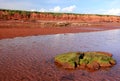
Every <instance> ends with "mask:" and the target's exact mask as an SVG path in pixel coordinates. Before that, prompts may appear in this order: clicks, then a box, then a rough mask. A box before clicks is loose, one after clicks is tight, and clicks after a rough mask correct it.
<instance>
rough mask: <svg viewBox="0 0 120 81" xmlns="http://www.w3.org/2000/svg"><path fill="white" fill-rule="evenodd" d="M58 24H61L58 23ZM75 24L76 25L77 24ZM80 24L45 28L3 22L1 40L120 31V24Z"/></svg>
mask: <svg viewBox="0 0 120 81" xmlns="http://www.w3.org/2000/svg"><path fill="white" fill-rule="evenodd" d="M43 22H45V21H43ZM48 22H50V21H48ZM46 23H47V22H46ZM57 23H59V22H58V21H57ZM63 23H64V22H63ZM73 23H75V24H76V22H73ZM79 24H81V23H79ZM79 24H78V22H77V25H74V26H57V27H52V25H48V26H46V27H44V26H41V25H40V24H39V23H36V22H16V21H15V22H10V21H7V22H6V21H3V22H0V39H6V38H14V37H25V36H33V35H34V36H37V35H51V34H63V33H82V32H95V31H104V30H112V29H120V23H85V24H83V23H82V25H79ZM86 24H88V25H86ZM89 24H90V25H89Z"/></svg>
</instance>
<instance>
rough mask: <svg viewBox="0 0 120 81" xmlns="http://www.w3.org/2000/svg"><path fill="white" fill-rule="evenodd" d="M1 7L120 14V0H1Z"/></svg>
mask: <svg viewBox="0 0 120 81" xmlns="http://www.w3.org/2000/svg"><path fill="white" fill-rule="evenodd" d="M0 8H2V9H17V10H29V11H41V12H67V13H82V14H84V13H85V14H108V15H120V0H0Z"/></svg>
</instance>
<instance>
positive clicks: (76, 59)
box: [55, 52, 116, 69]
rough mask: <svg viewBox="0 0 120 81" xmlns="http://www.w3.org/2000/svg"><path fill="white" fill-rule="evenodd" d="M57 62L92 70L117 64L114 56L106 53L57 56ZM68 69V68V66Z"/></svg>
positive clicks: (71, 53)
mask: <svg viewBox="0 0 120 81" xmlns="http://www.w3.org/2000/svg"><path fill="white" fill-rule="evenodd" d="M55 62H57V63H60V64H61V65H63V66H64V65H65V66H66V64H67V65H68V66H70V67H72V68H76V67H78V66H89V67H90V68H92V69H96V68H99V67H109V66H112V65H114V64H115V63H116V61H115V60H114V59H113V58H112V56H110V55H108V54H107V53H104V52H84V53H83V52H70V53H64V54H60V55H57V56H56V57H55ZM66 68H67V66H66Z"/></svg>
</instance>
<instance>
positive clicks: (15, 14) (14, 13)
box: [0, 9, 120, 22]
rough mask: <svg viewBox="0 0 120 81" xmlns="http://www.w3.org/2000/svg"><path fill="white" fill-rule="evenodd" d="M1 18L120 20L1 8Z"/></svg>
mask: <svg viewBox="0 0 120 81" xmlns="http://www.w3.org/2000/svg"><path fill="white" fill-rule="evenodd" d="M0 20H27V21H39V20H45V21H46V20H48V21H74V22H76V21H77V22H120V16H113V15H98V14H73V13H51V12H44V13H43V12H30V11H19V10H5V9H0Z"/></svg>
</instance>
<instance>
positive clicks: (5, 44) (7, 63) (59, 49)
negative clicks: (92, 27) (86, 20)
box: [0, 30, 120, 81]
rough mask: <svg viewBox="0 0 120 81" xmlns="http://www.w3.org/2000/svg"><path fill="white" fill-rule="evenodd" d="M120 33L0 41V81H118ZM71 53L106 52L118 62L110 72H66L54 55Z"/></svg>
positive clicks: (35, 37)
mask: <svg viewBox="0 0 120 81" xmlns="http://www.w3.org/2000/svg"><path fill="white" fill-rule="evenodd" d="M119 36H120V30H109V31H102V32H92V33H90V32H89V33H78V34H72V33H71V34H57V35H42V36H29V37H18V38H14V39H3V40H0V81H119V80H120V76H119V75H120V68H119V67H120V59H119V58H120V43H119V41H120V37H119ZM70 51H106V52H110V53H112V54H113V58H115V59H117V65H115V66H114V67H112V68H110V69H106V70H99V71H96V72H92V73H91V72H88V71H83V70H75V71H67V70H63V69H60V68H57V67H56V66H55V65H54V56H55V55H57V54H60V53H64V52H70Z"/></svg>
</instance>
